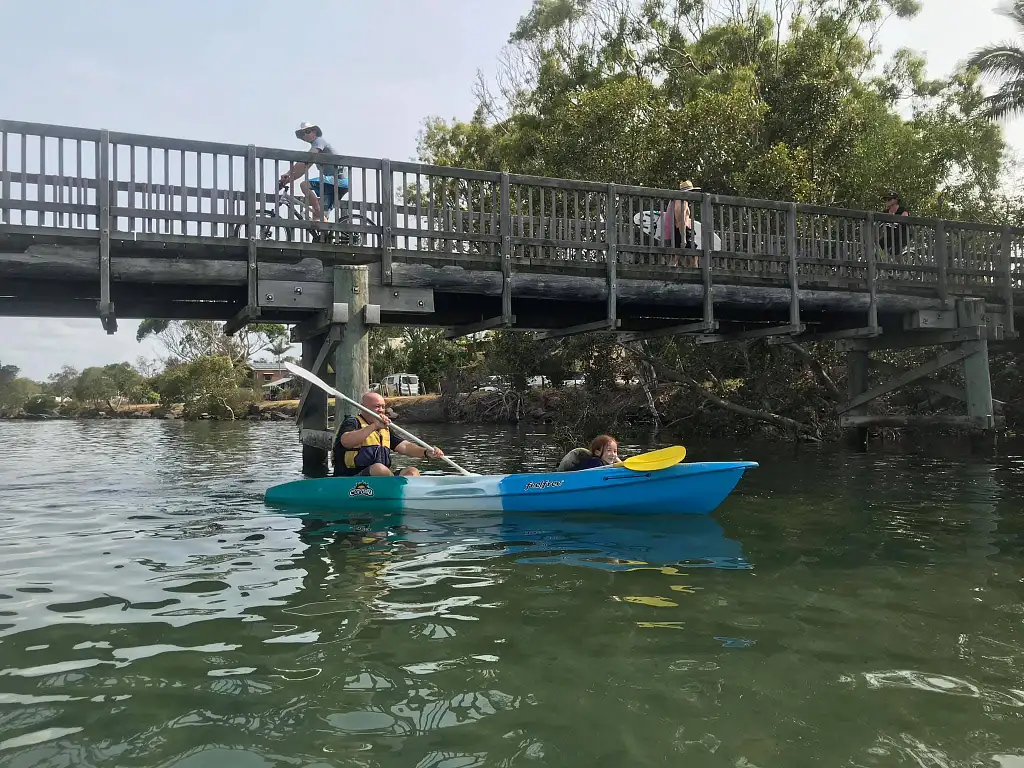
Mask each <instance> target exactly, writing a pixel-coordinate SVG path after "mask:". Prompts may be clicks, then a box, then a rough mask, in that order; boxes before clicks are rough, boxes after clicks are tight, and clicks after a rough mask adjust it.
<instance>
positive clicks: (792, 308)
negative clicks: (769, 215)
mask: <svg viewBox="0 0 1024 768" xmlns="http://www.w3.org/2000/svg"><path fill="white" fill-rule="evenodd" d="M796 216H797V213H796V203H790V204H789V207H788V209H787V211H786V240H787V243H786V246H787V247H786V255H787V256H789V324H790V325H793V326H796V325H800V294H799V292H798V291H799V288H798V285H797V262H796V256H797V253H796Z"/></svg>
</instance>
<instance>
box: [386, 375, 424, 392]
mask: <svg viewBox="0 0 1024 768" xmlns="http://www.w3.org/2000/svg"><path fill="white" fill-rule="evenodd" d="M380 393H381V394H382V395H384V396H385V397H396V396H399V395H418V394H419V393H420V377H419V376H417V375H416V374H415V373H393V374H391V375H390V376H385V377H384V378H383V379H382V380H381V382H380Z"/></svg>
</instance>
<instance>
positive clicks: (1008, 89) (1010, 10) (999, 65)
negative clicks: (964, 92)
mask: <svg viewBox="0 0 1024 768" xmlns="http://www.w3.org/2000/svg"><path fill="white" fill-rule="evenodd" d="M998 12H999V13H1002V14H1003V15H1004V16H1007V17H1008V18H1010V19H1011V20H1012V21H1013V23H1014V24H1015V25H1016V26H1017V30H1018V32H1019V33H1021V34H1024V0H1013V2H1012V3H1011V4H1010V5H1009V6H1008V7H1004V8H1002V9H999V10H998ZM966 66H967V67H969V68H974V69H977V70H978V71H979V72H980V73H981V74H982V75H983V76H984V77H987V78H990V79H993V80H1001V81H1002V83H1001V84H1000V86H999V88H998V90H997V91H996V92H995V93H994V94H992V95H991V96H987V97H986V98H985V99H984V101H983V114H984V115H985V116H986V117H988V118H990V119H993V120H998V119H1000V118H1003V117H1008V116H1012V115H1016V114H1018V113H1020V112H1021V111H1024V46H1022V45H1021V43H1020V41H1015V40H1006V41H1003V42H1000V43H996V44H993V45H986V46H984V47H982V48H978V49H977V50H975V51H974V52H973V53H972V54H971V56H970V58H968V59H967V62H966Z"/></svg>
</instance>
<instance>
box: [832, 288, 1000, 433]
mask: <svg viewBox="0 0 1024 768" xmlns="http://www.w3.org/2000/svg"><path fill="white" fill-rule="evenodd" d="M1004 322H1006V318H1004V317H1003V315H1001V314H1000V313H986V303H985V300H984V299H981V298H959V299H956V300H954V301H952V302H949V305H948V306H947V308H946V309H941V310H917V311H914V312H910V313H908V314H907V315H905V316H904V321H903V329H902V330H894V331H887V332H885V333H879V334H878V335H876V336H873V337H868V338H856V339H846V340H843V341H840V342H839V349H840V351H843V352H845V353H846V364H847V373H848V381H849V386H848V399H847V401H846V402H845V403H843V404H841V405H840V406H839V407H838V412H839V415H840V424H841V425H842V426H844V427H846V428H847V433H848V438H849V440H850V442H851V443H852V444H853V445H854V446H856V447H858V448H861V449H863V448H865V447H866V446H867V440H868V433H869V430H870V428H871V427H897V428H899V427H960V428H966V429H968V430H969V431H970V432H971V434H972V436H975V437H981V438H982V439H991V438H993V437H994V435H995V433H996V430H997V429H999V428H1001V427H1002V425H1003V416H1002V406H1003V403H1001V402H999V401H998V400H994V399H993V397H992V380H991V377H990V375H989V364H988V343H989V341H990V340H992V341H999V340H1002V339H1003V338H1004V331H1003V328H1004ZM1011 328H1012V326H1011ZM1011 333H1012V330H1011ZM919 347H935V348H936V351H937V352H939V353H940V354H938V356H937V357H934V358H932V359H931V360H929V361H928V362H926V363H924V364H922V365H919V366H918V367H916V368H912V369H902V368H899V367H897V366H894V365H892V364H890V363H887V362H885V361H884V360H877V359H872V357H871V353H872V352H882V351H897V350H907V349H912V348H919ZM953 365H960V366H961V369H962V373H963V382H964V386H963V388H961V387H958V386H956V385H954V384H951V383H949V382H946V381H942V380H940V379H936V378H934V375H935V374H936V373H938V372H939V371H941V370H943V369H945V368H948V367H950V366H953ZM872 374H876V375H879V378H881V377H888V380H883V381H876V382H872V380H871V377H872ZM908 386H917V387H920V388H921V389H922V390H923V392H924V396H923V398H921V399H920V400H919V401H918V402H917V403H916V404H915V405H916V406H917V408H918V409H920V410H923V409H926V408H927V407H928V406H935V405H938V404H940V403H941V402H943V401H948V400H954V401H958V402H960V403H962V404H963V409H964V410H966V413H965V414H948V413H942V414H938V413H932V414H928V413H915V414H885V413H870V412H869V406H870V403H871V402H872V401H874V400H876V399H877V398H879V397H881V396H883V395H886V394H889V393H892V392H895V391H897V390H899V389H903V388H905V387H908Z"/></svg>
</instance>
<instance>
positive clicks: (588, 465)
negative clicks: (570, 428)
mask: <svg viewBox="0 0 1024 768" xmlns="http://www.w3.org/2000/svg"><path fill="white" fill-rule="evenodd" d="M617 461H619V442H618V440H616V439H615V438H614V437H612V436H611V435H598V436H597V437H595V438H594V439H593V440H592V441H591V443H590V447H589V448H573V449H572V450H571V451H569V452H568V453H567V454H565V456H563V457H562V460H561V461H560V462H559V463H558V470H557V471H559V472H574V471H576V470H579V469H594V468H595V467H604V466H607V465H609V464H614V463H615V462H617Z"/></svg>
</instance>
